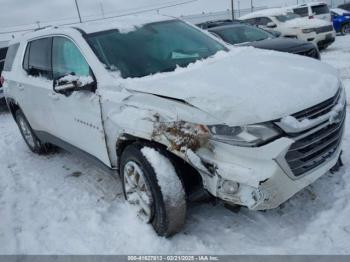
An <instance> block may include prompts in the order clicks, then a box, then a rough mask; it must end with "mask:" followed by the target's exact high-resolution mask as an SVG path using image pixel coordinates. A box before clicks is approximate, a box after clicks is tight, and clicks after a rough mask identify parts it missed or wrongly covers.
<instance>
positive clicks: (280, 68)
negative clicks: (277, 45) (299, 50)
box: [3, 16, 346, 236]
mask: <svg viewBox="0 0 350 262" xmlns="http://www.w3.org/2000/svg"><path fill="white" fill-rule="evenodd" d="M169 19H170V18H166V17H158V16H156V17H154V18H151V17H148V18H140V17H130V18H124V19H123V20H122V21H121V20H116V21H107V22H106V21H105V22H94V23H90V24H79V25H77V26H76V27H62V28H49V29H45V30H40V31H37V32H33V33H28V34H26V35H24V36H23V37H22V38H21V39H17V40H13V41H12V43H11V46H10V48H9V52H8V55H7V58H6V65H5V71H4V73H3V76H4V78H5V82H4V88H5V95H6V101H7V104H8V107H9V109H10V111H11V112H12V114H13V116H14V118H15V120H16V122H17V124H18V127H19V129H20V131H21V134H22V136H23V138H24V140H25V142H26V143H27V145H28V146H29V148H30V149H31V150H32V151H33V152H36V153H39V154H42V153H45V152H47V151H48V150H49V149H50V147H51V145H56V146H59V147H63V148H65V149H67V150H70V151H73V152H77V153H81V154H82V155H84V156H86V157H87V158H88V159H89V161H94V162H96V163H98V164H101V166H102V167H105V168H106V170H109V171H111V172H112V173H115V174H116V173H117V172H119V174H120V176H121V180H122V184H123V188H124V193H125V197H126V199H127V200H128V201H129V202H130V203H131V204H133V205H135V206H136V207H137V210H138V213H139V215H140V217H142V218H143V219H144V220H145V221H146V222H148V223H151V224H152V225H153V227H154V229H155V230H156V232H157V233H158V234H159V235H163V236H169V235H172V234H174V233H176V232H178V231H179V230H180V229H181V228H182V226H183V224H184V221H185V216H186V205H187V204H186V203H187V201H194V200H198V199H201V198H203V196H207V197H215V198H217V199H221V200H223V201H224V202H226V203H227V204H229V205H239V206H246V207H248V208H250V209H252V210H263V209H271V208H276V207H278V206H279V205H280V204H281V203H283V202H284V201H286V200H287V199H289V198H290V197H291V196H293V195H294V194H295V193H297V192H298V191H300V190H301V189H303V188H304V187H306V186H308V185H309V184H311V183H312V182H313V181H315V180H316V179H317V178H319V177H321V176H322V175H323V174H325V173H326V172H327V171H329V170H330V169H332V168H333V167H334V166H337V165H338V164H339V162H340V160H339V159H340V155H341V144H342V137H343V129H344V121H345V115H346V110H345V109H346V103H345V91H344V89H343V88H342V84H341V81H340V80H339V78H338V75H337V72H336V70H335V69H333V68H331V67H329V66H327V65H325V64H323V63H321V62H319V61H317V60H315V59H310V58H304V57H299V56H295V55H290V54H284V53H279V52H272V51H263V50H258V49H255V48H252V47H228V46H226V45H225V44H224V43H221V42H218V40H216V39H215V37H212V36H211V35H210V34H208V33H205V32H203V31H201V30H200V29H197V28H195V27H194V26H192V25H189V24H187V23H185V22H182V21H180V20H173V19H170V20H169ZM248 76H249V77H248Z"/></svg>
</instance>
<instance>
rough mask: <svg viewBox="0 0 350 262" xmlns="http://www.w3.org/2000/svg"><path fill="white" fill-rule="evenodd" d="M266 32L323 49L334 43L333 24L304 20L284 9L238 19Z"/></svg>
mask: <svg viewBox="0 0 350 262" xmlns="http://www.w3.org/2000/svg"><path fill="white" fill-rule="evenodd" d="M239 19H240V20H242V21H245V22H248V23H250V24H252V25H257V26H259V27H261V28H263V29H266V30H271V29H273V30H275V31H278V32H280V33H281V36H284V37H289V38H297V39H299V40H304V41H308V42H313V43H314V44H317V45H318V48H319V49H325V48H327V47H328V46H329V45H331V44H332V43H333V42H334V41H335V36H336V32H335V30H334V28H333V23H331V22H328V21H325V20H321V19H305V18H303V17H300V16H299V15H298V14H295V13H293V12H290V11H288V10H287V9H285V8H271V9H265V10H261V11H257V12H253V13H250V14H247V15H245V16H242V17H240V18H239Z"/></svg>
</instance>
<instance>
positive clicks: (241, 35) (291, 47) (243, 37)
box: [197, 20, 320, 59]
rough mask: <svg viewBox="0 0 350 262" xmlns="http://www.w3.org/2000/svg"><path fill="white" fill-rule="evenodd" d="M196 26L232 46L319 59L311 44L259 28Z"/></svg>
mask: <svg viewBox="0 0 350 262" xmlns="http://www.w3.org/2000/svg"><path fill="white" fill-rule="evenodd" d="M197 26H199V27H200V28H202V29H206V30H208V31H209V32H211V33H213V34H214V35H216V36H217V37H219V38H221V39H222V40H224V41H225V42H227V43H230V44H232V45H247V46H253V47H256V48H261V49H268V50H275V51H281V52H287V53H293V54H299V55H304V56H308V57H312V58H316V59H320V52H319V50H318V48H317V47H316V46H315V45H314V44H313V43H310V42H306V41H302V40H298V39H291V38H284V37H276V36H275V35H274V34H272V33H270V32H267V31H265V30H263V29H261V28H258V27H256V26H252V25H249V24H246V23H242V22H240V21H232V20H219V21H210V22H206V23H202V24H199V25H197Z"/></svg>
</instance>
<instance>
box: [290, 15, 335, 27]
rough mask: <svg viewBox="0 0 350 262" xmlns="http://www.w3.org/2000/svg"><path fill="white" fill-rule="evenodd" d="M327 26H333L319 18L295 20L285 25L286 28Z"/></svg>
mask: <svg viewBox="0 0 350 262" xmlns="http://www.w3.org/2000/svg"><path fill="white" fill-rule="evenodd" d="M327 25H331V23H330V22H328V21H325V20H321V19H317V18H314V19H309V18H307V17H306V18H305V17H300V18H295V19H292V20H289V21H286V22H285V23H284V26H286V27H288V28H318V27H322V26H327Z"/></svg>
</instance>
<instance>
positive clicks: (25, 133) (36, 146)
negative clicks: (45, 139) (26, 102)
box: [15, 110, 49, 154]
mask: <svg viewBox="0 0 350 262" xmlns="http://www.w3.org/2000/svg"><path fill="white" fill-rule="evenodd" d="M15 116H16V122H17V125H18V128H19V130H20V132H21V135H22V137H23V139H24V141H25V142H26V144H27V146H28V147H29V149H30V150H31V151H32V152H34V153H37V154H44V153H47V152H48V149H49V146H48V145H46V144H43V143H41V141H40V140H39V138H37V136H36V135H35V133H34V131H33V129H32V128H31V126H30V124H29V122H28V120H27V118H26V117H25V115H24V114H23V112H22V111H21V110H17V111H16V114H15Z"/></svg>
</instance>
